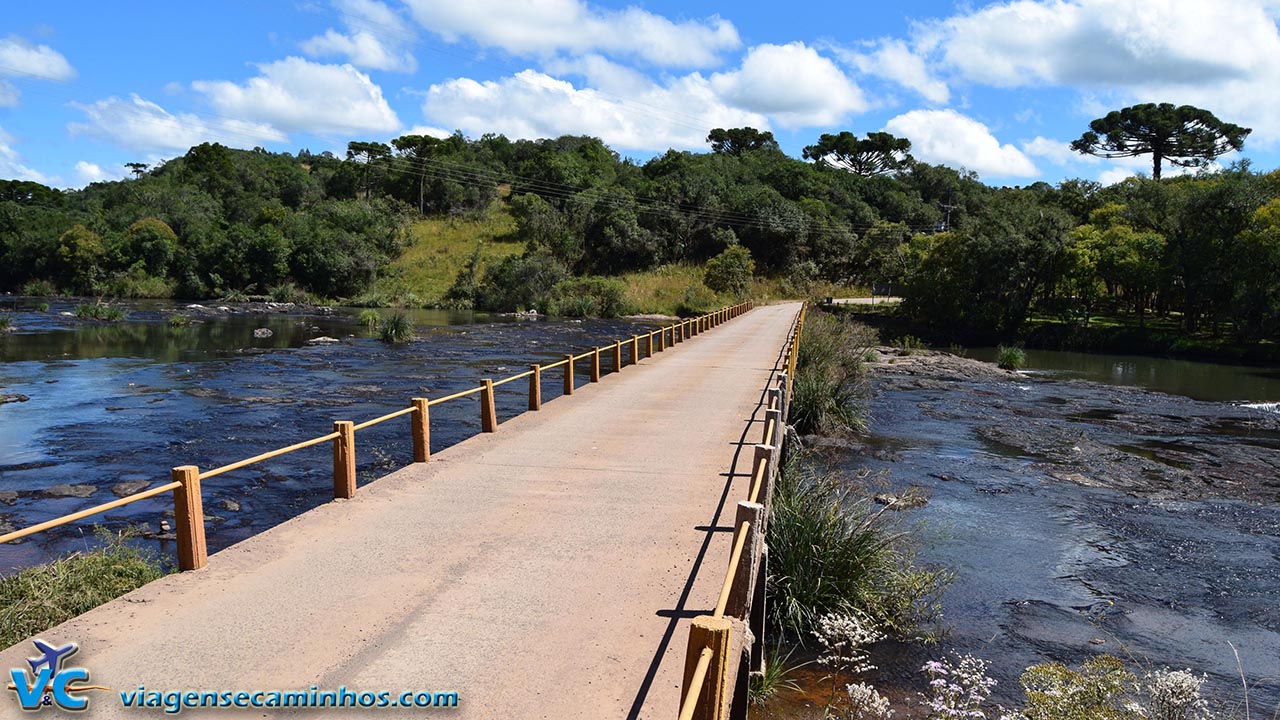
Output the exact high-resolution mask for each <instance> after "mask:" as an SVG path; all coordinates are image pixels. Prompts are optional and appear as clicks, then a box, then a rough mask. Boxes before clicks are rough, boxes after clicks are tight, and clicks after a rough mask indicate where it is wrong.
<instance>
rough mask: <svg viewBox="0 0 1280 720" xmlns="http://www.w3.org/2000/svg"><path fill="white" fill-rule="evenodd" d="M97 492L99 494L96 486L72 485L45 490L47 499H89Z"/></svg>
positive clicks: (56, 486) (62, 485)
mask: <svg viewBox="0 0 1280 720" xmlns="http://www.w3.org/2000/svg"><path fill="white" fill-rule="evenodd" d="M96 492H98V488H97V486H96V485H70V484H68V483H60V484H58V485H54V486H52V487H47V488H45V489H44V494H45V497H58V498H69V497H76V498H87V497H89V496H90V495H92V494H94V493H96Z"/></svg>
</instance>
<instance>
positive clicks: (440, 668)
mask: <svg viewBox="0 0 1280 720" xmlns="http://www.w3.org/2000/svg"><path fill="white" fill-rule="evenodd" d="M800 310H801V308H800V305H799V304H782V305H771V306H765V307H756V308H754V309H748V308H745V307H743V308H741V309H740V310H739V311H730V312H726V313H724V314H722V315H720V316H719V317H718V318H716V319H714V320H712V321H708V322H707V323H706V324H705V326H702V327H697V328H693V327H692V326H690V327H686V328H682V330H681V338H680V339H681V340H684V339H689V340H690V341H689V342H679V343H678V344H675V343H674V341H675V337H674V336H673V337H672V343H673V344H671V345H669V346H668V345H667V342H666V339H665V337H664V338H663V346H664V347H666V350H665V352H660V353H657V354H652V352H650V353H649V354H651V355H652V356H651V357H648V356H646V353H644V352H642V348H643V347H644V346H643V344H642V342H641V340H639V339H635V340H633V343H634V344H633V345H632V346H631V348H630V350H631V353H630V354H631V358H632V362H631V363H630V364H629V362H628V360H626V359H625V358H624V353H623V344H619V345H618V347H617V348H614V349H613V351H614V357H615V358H616V362H617V364H616V365H613V366H612V367H613V368H614V369H615V372H612V373H608V374H605V375H603V377H601V376H600V371H599V361H600V360H599V359H600V356H601V352H600V351H599V350H597V351H595V352H594V353H593V357H592V358H591V359H592V362H593V363H594V364H593V369H592V374H593V379H599V383H598V384H594V383H593V384H590V385H588V386H586V387H582V388H578V390H577V393H576V394H574V395H573V396H572V397H568V396H566V397H563V398H562V399H559V400H557V401H555V402H550V403H547V404H546V405H545V406H544V407H541V410H540V412H526V413H524V414H522V415H520V416H518V417H515V418H513V419H510V420H507V421H506V422H503V423H502V424H501V425H500V426H498V424H497V422H496V419H486V420H485V425H486V430H489V431H491V432H486V433H482V434H480V435H478V436H476V437H473V438H471V439H468V440H466V441H464V442H462V443H459V444H457V445H455V446H453V447H450V448H448V449H446V450H444V451H442V452H438V453H435V454H433V455H432V454H430V441H429V438H427V439H425V445H426V446H425V448H423V447H418V450H419V452H417V453H416V455H418V459H420V460H426V459H427V457H426V456H429V458H430V461H429V462H417V463H414V464H412V465H410V466H407V467H405V468H403V469H401V470H399V471H397V472H394V473H392V474H391V475H389V476H387V477H384V478H382V479H379V480H377V481H374V482H372V483H370V484H368V485H365V486H363V487H361V488H359V491H358V492H356V491H355V487H354V483H353V482H352V483H351V485H350V487H349V488H347V487H345V486H344V485H345V483H347V481H348V479H347V478H344V477H342V475H343V474H344V469H343V467H344V466H345V465H346V464H347V462H348V461H349V459H348V458H345V457H343V456H342V453H343V449H342V448H343V445H344V443H346V442H348V441H349V438H350V436H349V435H348V434H347V432H346V428H336V429H335V432H334V434H333V435H331V436H325V438H324V439H323V440H324V442H333V444H334V448H335V491H336V494H337V495H338V496H339V497H342V496H344V495H346V499H339V500H335V502H333V503H329V504H326V505H323V506H321V507H318V508H316V509H314V510H311V511H309V512H307V513H304V514H302V515H300V516H298V517H296V518H293V519H292V520H289V521H287V522H285V523H283V524H281V525H279V526H277V527H275V528H272V529H271V530H268V531H266V532H264V533H261V534H259V535H257V536H255V537H253V538H250V539H248V540H245V541H243V542H241V543H239V544H236V545H234V546H232V547H229V548H227V549H225V550H222V551H221V552H218V553H216V554H215V555H213V556H212V557H209V558H207V564H206V562H205V558H204V557H203V536H202V534H201V536H200V537H198V538H196V537H194V533H195V531H194V530H192V534H193V537H190V538H188V540H187V541H186V543H185V545H184V547H182V548H180V560H181V561H182V564H183V567H184V568H185V567H194V568H199V569H196V570H195V571H192V572H181V573H176V574H173V575H170V576H167V577H164V578H162V579H160V580H158V581H155V582H153V583H150V584H148V585H146V586H144V587H142V588H140V589H138V590H136V591H134V592H131V593H129V594H128V595H125V596H124V597H121V598H119V599H117V600H115V601H112V602H110V603H107V604H106V605H103V606H101V607H99V608H97V609H95V610H92V611H90V612H88V613H86V614H84V615H82V616H80V617H77V618H75V619H72V620H70V621H68V622H66V623H63V624H62V625H59V626H58V627H55V628H52V629H50V630H49V631H47V632H44V633H41V635H40V636H39V637H41V638H42V639H43V640H45V641H47V642H49V643H50V644H51V645H63V644H65V643H68V642H75V643H78V644H79V648H80V649H79V652H78V654H77V655H75V656H74V658H73V659H72V660H70V661H68V663H67V665H68V666H75V667H83V668H85V669H87V670H88V671H89V672H90V680H89V681H88V683H90V684H92V685H96V686H101V687H104V688H110V689H111V691H110V692H108V691H105V690H99V691H88V692H84V693H82V694H81V696H83V697H88V698H90V706H89V708H88V711H87V713H86V714H85V715H84V716H85V717H90V718H126V717H135V716H136V717H162V716H164V714H163V711H162V710H160V709H148V710H133V709H125V708H122V707H121V699H120V692H121V691H125V692H133V691H135V690H137V689H139V686H143V687H144V688H145V690H144V693H150V692H156V691H158V692H161V693H169V692H181V693H187V692H188V691H190V692H194V693H197V695H199V694H202V693H206V692H209V693H213V692H216V693H225V694H226V695H227V696H228V697H229V698H231V700H232V702H235V700H236V698H235V696H236V695H237V694H239V693H240V692H246V693H250V696H251V697H252V694H253V693H256V692H258V691H266V692H270V691H274V690H279V691H286V692H295V691H303V692H309V691H311V690H312V689H313V686H314V689H315V691H316V692H317V693H324V692H326V691H338V690H339V688H342V687H345V688H346V689H347V690H348V691H349V692H351V693H365V692H371V693H375V694H376V693H379V692H382V691H387V692H388V693H389V695H390V698H391V700H392V701H393V702H399V701H400V699H401V695H402V693H413V694H417V698H416V700H418V701H421V700H422V699H423V698H427V699H429V700H430V701H431V703H433V704H435V703H439V704H444V705H448V704H450V702H449V694H450V693H456V702H457V705H456V707H452V708H439V709H437V708H434V707H433V708H431V709H425V708H403V707H400V708H383V709H358V708H348V709H340V710H339V709H333V708H327V709H323V710H322V709H316V708H314V707H311V708H296V707H290V708H281V709H277V708H271V707H263V708H251V709H241V710H223V709H219V710H210V709H183V710H182V712H181V716H183V717H197V718H203V717H271V718H276V717H280V718H325V717H328V718H336V719H339V720H346V719H347V718H354V717H368V718H423V717H434V716H440V717H457V718H513V719H522V718H590V719H593V720H595V719H608V718H664V719H666V718H676V717H677V716H680V717H725V716H727V715H726V713H727V708H728V707H729V696H730V695H731V694H733V693H734V692H735V681H737V680H739V675H738V673H739V672H745V670H746V667H747V666H746V665H745V664H741V663H740V662H739V659H738V658H739V657H745V656H743V655H742V653H743V652H745V650H744V648H749V646H750V642H749V640H750V638H751V634H750V633H749V631H748V628H747V625H749V624H750V622H749V621H750V618H749V617H748V615H749V614H751V612H750V610H751V607H750V606H751V602H752V598H755V597H757V596H758V595H759V593H757V591H756V588H757V586H762V584H763V579H762V578H763V574H764V573H763V569H762V568H761V567H760V564H759V560H758V554H759V550H760V544H761V538H762V536H763V527H762V526H763V521H762V519H761V516H760V515H759V511H758V508H759V505H756V506H755V507H756V508H757V510H756V514H755V515H753V514H752V511H751V508H747V510H745V511H744V510H743V509H741V508H738V507H736V506H737V505H738V504H739V503H738V501H739V500H740V499H742V498H749V499H755V500H757V501H759V502H764V500H765V497H766V496H767V494H768V487H767V486H768V483H769V482H770V478H771V472H772V469H773V467H776V461H777V455H776V453H777V450H776V448H777V447H778V446H779V445H780V440H778V438H779V437H780V432H779V431H780V430H781V425H780V423H778V422H777V419H778V418H779V417H780V412H781V407H785V396H784V395H783V394H782V393H780V392H778V391H772V392H770V391H768V388H771V387H774V386H776V384H777V381H776V375H777V373H778V372H779V371H783V370H785V369H786V368H785V366H786V363H787V362H788V351H787V349H788V343H789V339H790V337H791V333H792V331H793V328H794V326H795V325H796V322H797V314H798V313H799V312H800ZM695 334H696V336H694V335H695ZM649 340H650V347H649V349H650V351H652V342H653V336H650V338H649ZM606 358H607V352H606ZM565 366H567V367H572V361H568V362H566V363H565ZM618 368H621V370H622V371H621V372H616V370H617V369H618ZM531 372H532V373H534V376H535V377H536V374H537V373H538V372H540V371H539V370H531ZM525 375H526V376H527V375H529V373H526V374H525ZM538 380H539V382H540V381H541V379H540V378H538ZM533 389H534V384H533V383H532V382H531V385H530V406H531V407H533V406H534V398H533ZM480 392H481V393H482V403H481V407H482V412H483V408H484V406H485V400H484V398H485V397H486V395H485V393H487V398H488V402H489V407H492V393H493V392H494V390H493V386H492V385H491V384H488V383H486V387H482V388H480ZM771 398H772V402H773V405H774V406H775V409H774V410H772V411H770V410H769V405H770V399H771ZM432 402H434V401H432ZM538 405H539V406H540V405H541V402H540V398H538ZM414 407H415V408H417V409H416V410H415V411H414V413H413V414H414V416H415V423H414V428H415V433H421V432H423V428H424V427H425V430H426V432H428V433H429V423H427V422H426V418H427V412H428V411H427V407H428V406H427V404H426V403H425V401H415V406H414ZM411 409H412V408H411ZM399 414H401V415H403V414H409V413H408V411H401V413H399ZM766 416H769V417H771V418H773V419H774V423H775V424H774V425H773V426H769V427H768V428H766ZM419 418H420V419H421V420H422V422H418V419H419ZM775 426H776V427H775ZM360 427H361V426H355V429H359V428H360ZM351 434H352V435H354V430H352V431H351ZM764 438H770V442H771V444H772V446H773V447H772V448H769V447H756V445H757V443H760V442H761V440H762V439H764ZM423 440H424V439H423V438H421V437H415V441H417V442H418V443H419V445H421V444H422V442H423ZM423 451H425V452H423ZM770 463H772V465H769V464H770ZM766 466H768V467H766ZM184 473H185V475H184ZM208 474H209V473H206V474H205V476H208ZM200 477H201V475H200V473H199V471H198V470H196V469H195V468H188V469H183V468H179V469H176V470H175V483H176V484H178V485H181V487H170V486H165V488H167V490H165V491H166V492H167V491H173V492H174V493H175V501H176V503H177V506H178V511H179V512H178V516H179V517H178V522H179V524H180V525H181V524H182V523H183V522H184V519H183V514H184V512H185V513H186V514H187V516H188V517H187V519H186V522H187V523H188V525H190V523H191V522H192V519H191V517H190V516H191V515H192V514H193V513H194V515H195V522H196V524H198V525H199V526H200V527H201V528H202V527H203V523H202V521H201V520H200V506H199V478H200ZM184 478H185V479H184ZM193 478H194V484H192V479H193ZM350 480H352V481H353V480H354V474H352V475H351V478H350ZM762 484H763V486H764V488H763V489H762ZM171 485H173V484H171ZM193 494H194V497H192V495H193ZM753 496H754V498H753ZM184 508H185V509H184ZM744 512H745V513H746V514H745V515H744V514H743V513H744ZM744 522H745V524H744ZM753 522H754V524H753ZM201 532H202V531H201ZM744 548H745V550H744ZM731 556H732V557H733V560H730V558H731ZM727 561H728V562H729V563H730V566H731V567H730V570H729V572H728V573H727V575H726V562H727ZM735 577H736V578H739V579H738V580H737V581H736V588H735V587H734V586H735V580H734V578H735ZM726 580H727V581H726ZM722 591H723V592H722ZM726 605H727V606H728V608H729V612H728V613H726V612H725V610H726ZM735 613H736V614H737V615H738V620H733V619H732V618H733V615H734V614H735ZM754 614H755V615H756V616H758V617H757V618H756V622H757V624H758V623H759V621H760V617H762V607H760V603H757V604H756V607H755V610H754ZM726 615H727V617H728V618H729V619H724V618H722V617H720V616H726ZM698 616H703V617H701V618H700V625H699V627H696V628H692V629H691V625H692V624H693V623H692V621H693V619H694V618H695V617H698ZM691 632H692V633H693V637H692V640H691ZM757 634H758V631H757ZM37 654H38V653H36V652H35V648H34V646H33V645H32V644H31V642H30V641H24V642H22V643H19V644H18V645H15V646H14V647H11V648H9V649H7V650H5V651H4V652H3V653H0V669H3V670H4V672H6V673H8V672H9V669H10V668H27V667H28V665H27V661H26V658H29V657H34V656H36V655H37ZM742 685H743V683H741V682H738V683H737V685H736V692H737V693H738V694H739V695H740V694H741V693H742V692H743V687H742ZM691 691H692V692H691ZM423 693H425V695H424V694H423ZM437 694H439V695H437ZM691 695H692V696H693V697H692V698H690V699H689V702H687V703H686V698H689V696H691ZM169 698H172V696H169ZM442 698H443V701H442ZM256 699H257V700H259V701H263V702H269V701H270V700H271V699H272V698H271V696H270V695H265V696H260V697H258V698H256ZM316 699H317V696H312V697H310V698H308V699H307V700H308V703H313V702H315V701H316ZM166 702H167V700H166ZM294 702H295V703H297V702H298V699H297V698H296V697H295V698H294ZM685 705H687V709H686V714H684V715H682V714H681V711H682V706H685ZM0 707H2V708H3V712H0V715H3V716H5V717H11V716H17V715H18V714H19V713H17V712H16V707H17V706H16V704H15V702H14V694H13V693H12V692H9V693H6V696H5V697H3V698H0ZM11 710H12V711H13V712H12V713H11V712H10V711H11Z"/></svg>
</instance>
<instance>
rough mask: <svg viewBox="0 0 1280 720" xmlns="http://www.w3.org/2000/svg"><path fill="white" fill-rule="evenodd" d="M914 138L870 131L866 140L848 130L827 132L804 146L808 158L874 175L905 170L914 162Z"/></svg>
mask: <svg viewBox="0 0 1280 720" xmlns="http://www.w3.org/2000/svg"><path fill="white" fill-rule="evenodd" d="M910 153H911V141H910V140H908V139H906V138H900V137H895V136H893V135H891V134H889V133H884V132H873V133H867V138H866V139H865V140H859V139H858V136H857V135H854V134H853V133H851V132H849V131H847V130H846V131H844V132H841V133H839V134H838V135H832V134H830V133H824V134H823V135H822V136H820V137H819V138H818V142H817V144H816V145H810V146H808V147H806V148H805V149H804V157H805V159H808V160H813V161H815V162H817V161H826V162H827V163H830V164H831V165H834V166H836V167H838V168H843V169H845V170H848V171H849V172H851V173H854V174H855V175H861V176H862V177H871V176H872V175H883V174H885V173H892V172H897V171H899V170H902V169H903V168H905V167H906V166H907V164H908V163H909V162H910V161H911V155H910Z"/></svg>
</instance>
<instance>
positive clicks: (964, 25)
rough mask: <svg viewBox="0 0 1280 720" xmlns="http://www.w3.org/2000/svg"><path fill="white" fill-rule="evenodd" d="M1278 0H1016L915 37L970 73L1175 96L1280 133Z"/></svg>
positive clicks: (1008, 81) (1269, 134) (995, 79)
mask: <svg viewBox="0 0 1280 720" xmlns="http://www.w3.org/2000/svg"><path fill="white" fill-rule="evenodd" d="M1278 17H1280V4H1277V3H1276V2H1274V0H1215V2H1185V0H1014V1H1013V2H1006V3H1000V4H996V5H991V6H989V7H986V8H983V9H980V10H976V11H973V12H969V13H964V14H960V15H957V16H954V17H951V18H948V19H945V20H940V21H935V22H933V23H929V24H925V25H923V26H921V27H920V28H919V30H918V32H917V37H916V41H917V44H918V45H919V46H920V47H922V48H925V49H926V50H927V51H929V52H930V53H931V54H932V56H933V57H936V58H937V59H938V61H939V62H940V63H941V64H942V65H944V66H946V67H948V68H950V69H951V70H952V71H953V72H955V73H957V74H958V75H960V76H962V77H964V78H965V79H967V80H970V81H973V82H978V83H983V84H988V85H993V86H997V87H1020V86H1028V85H1060V86H1068V87H1073V88H1075V89H1077V90H1080V91H1082V92H1086V93H1091V92H1095V91H1102V92H1108V93H1113V94H1115V95H1117V96H1118V97H1119V98H1120V99H1121V102H1124V103H1125V104H1131V103H1132V102H1173V103H1178V104H1181V103H1187V104H1192V105H1197V106H1200V107H1204V108H1206V109H1209V110H1211V111H1212V112H1214V113H1215V114H1216V115H1218V116H1219V117H1221V118H1223V119H1224V120H1227V121H1228V122H1235V123H1239V124H1243V125H1248V126H1250V127H1253V128H1254V130H1255V133H1254V136H1253V137H1252V138H1251V139H1252V140H1254V141H1255V142H1256V141H1262V142H1264V143H1269V142H1274V141H1276V140H1278V139H1280V94H1278V93H1276V92H1275V87H1276V85H1277V83H1280V31H1278V30H1277V26H1276V20H1277V18H1278Z"/></svg>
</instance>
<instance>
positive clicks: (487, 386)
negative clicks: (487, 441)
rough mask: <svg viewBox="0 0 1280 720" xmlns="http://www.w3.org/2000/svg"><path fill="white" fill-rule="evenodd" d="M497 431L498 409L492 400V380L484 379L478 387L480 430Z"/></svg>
mask: <svg viewBox="0 0 1280 720" xmlns="http://www.w3.org/2000/svg"><path fill="white" fill-rule="evenodd" d="M497 431H498V410H497V408H496V407H495V406H494V402H493V381H492V380H490V379H489V378H485V379H484V384H483V385H482V386H481V388H480V432H487V433H491V432H497Z"/></svg>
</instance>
